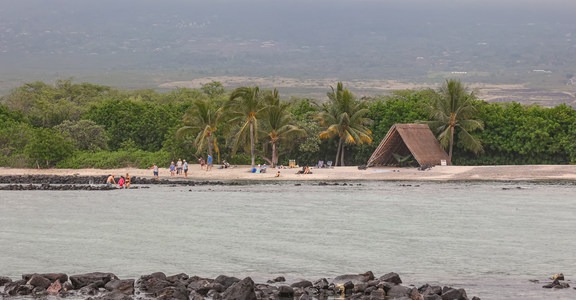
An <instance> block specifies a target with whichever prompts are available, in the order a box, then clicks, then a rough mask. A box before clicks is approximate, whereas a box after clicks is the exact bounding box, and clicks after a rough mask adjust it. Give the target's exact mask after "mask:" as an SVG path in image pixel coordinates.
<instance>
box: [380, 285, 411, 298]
mask: <svg viewBox="0 0 576 300" xmlns="http://www.w3.org/2000/svg"><path fill="white" fill-rule="evenodd" d="M410 290H411V289H410V288H409V287H405V286H402V285H395V286H393V287H392V288H391V289H390V290H389V291H387V292H386V296H388V298H390V299H394V298H401V297H406V298H408V297H409V295H410Z"/></svg>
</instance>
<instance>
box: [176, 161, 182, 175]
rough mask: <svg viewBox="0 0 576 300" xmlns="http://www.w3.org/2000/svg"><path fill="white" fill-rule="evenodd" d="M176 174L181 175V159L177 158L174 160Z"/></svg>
mask: <svg viewBox="0 0 576 300" xmlns="http://www.w3.org/2000/svg"><path fill="white" fill-rule="evenodd" d="M176 175H182V159H181V158H179V159H178V162H176Z"/></svg>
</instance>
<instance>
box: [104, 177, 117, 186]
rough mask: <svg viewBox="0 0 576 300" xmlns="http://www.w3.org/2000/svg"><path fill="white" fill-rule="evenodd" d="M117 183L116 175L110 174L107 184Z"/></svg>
mask: <svg viewBox="0 0 576 300" xmlns="http://www.w3.org/2000/svg"><path fill="white" fill-rule="evenodd" d="M114 184H116V180H114V175H108V179H106V186H107V187H112V185H114Z"/></svg>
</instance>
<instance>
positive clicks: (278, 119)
mask: <svg viewBox="0 0 576 300" xmlns="http://www.w3.org/2000/svg"><path fill="white" fill-rule="evenodd" d="M264 101H265V103H266V107H265V109H264V110H263V111H262V112H263V113H262V116H263V118H262V119H263V124H262V125H263V126H262V127H263V128H264V130H263V132H264V134H265V135H266V136H267V137H268V139H269V143H270V145H271V146H272V159H271V160H270V161H271V165H272V167H275V166H276V165H277V164H278V147H279V144H280V143H284V142H289V141H290V139H291V138H292V137H296V136H304V135H305V134H306V131H304V130H303V129H301V128H299V127H298V126H296V125H294V123H293V121H292V116H291V114H290V113H289V111H288V107H289V104H288V103H285V102H282V101H280V97H279V95H278V90H276V89H274V90H273V91H272V92H270V93H267V94H266V95H265V97H264Z"/></svg>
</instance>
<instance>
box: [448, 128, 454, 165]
mask: <svg viewBox="0 0 576 300" xmlns="http://www.w3.org/2000/svg"><path fill="white" fill-rule="evenodd" d="M453 147H454V126H450V147H449V149H448V165H452V148H453Z"/></svg>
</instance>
